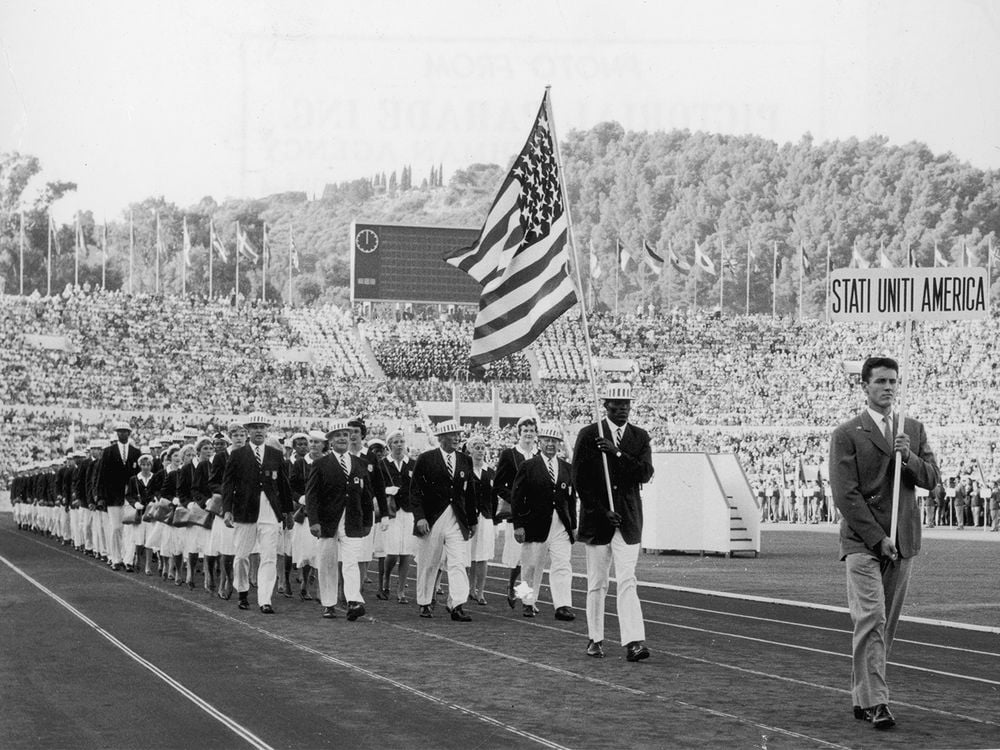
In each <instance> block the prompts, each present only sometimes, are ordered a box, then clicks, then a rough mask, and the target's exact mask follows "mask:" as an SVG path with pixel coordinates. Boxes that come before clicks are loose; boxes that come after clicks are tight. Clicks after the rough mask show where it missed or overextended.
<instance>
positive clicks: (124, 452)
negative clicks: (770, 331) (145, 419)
mask: <svg viewBox="0 0 1000 750" xmlns="http://www.w3.org/2000/svg"><path fill="white" fill-rule="evenodd" d="M118 447H119V448H121V451H122V463H123V464H126V463H128V445H125V444H123V443H119V444H118Z"/></svg>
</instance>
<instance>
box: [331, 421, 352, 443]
mask: <svg viewBox="0 0 1000 750" xmlns="http://www.w3.org/2000/svg"><path fill="white" fill-rule="evenodd" d="M350 429H351V426H350V425H349V424H347V420H346V419H334V420H333V421H331V422H330V429H328V430H327V431H326V439H327V440H329V439H330V436H331V435H332V434H333V433H335V432H340V431H341V430H350Z"/></svg>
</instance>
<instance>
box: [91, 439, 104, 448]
mask: <svg viewBox="0 0 1000 750" xmlns="http://www.w3.org/2000/svg"><path fill="white" fill-rule="evenodd" d="M105 445H106V443H104V441H103V440H91V441H90V443H88V444H87V448H91V449H92V448H99V449H101V450H104V446H105Z"/></svg>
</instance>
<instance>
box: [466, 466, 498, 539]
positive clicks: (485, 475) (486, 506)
mask: <svg viewBox="0 0 1000 750" xmlns="http://www.w3.org/2000/svg"><path fill="white" fill-rule="evenodd" d="M472 481H473V483H474V484H475V490H476V508H477V510H478V511H479V522H480V523H482V522H483V519H484V518H485V519H486V520H487V521H489V522H490V524H491V525H492V524H493V519H494V518H495V517H496V514H497V496H496V492H495V491H494V489H493V484H494V482H495V481H496V472H495V471H493V469H491V468H490V467H489V466H484V467H483V470H482V472H481V473H480V475H479V476H478V477H477V476H476V474H475V471H473V473H472Z"/></svg>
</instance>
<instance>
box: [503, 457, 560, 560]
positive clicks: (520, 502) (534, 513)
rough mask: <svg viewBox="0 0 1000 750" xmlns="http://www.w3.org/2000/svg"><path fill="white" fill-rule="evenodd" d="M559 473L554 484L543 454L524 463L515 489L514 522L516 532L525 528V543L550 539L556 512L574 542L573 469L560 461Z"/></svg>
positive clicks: (512, 500) (512, 505)
mask: <svg viewBox="0 0 1000 750" xmlns="http://www.w3.org/2000/svg"><path fill="white" fill-rule="evenodd" d="M556 463H557V464H558V467H559V468H558V473H557V474H556V483H555V484H553V483H552V477H551V476H550V475H549V470H548V467H547V466H546V465H545V458H544V457H543V456H542V454H541V453H539V454H537V455H535V456H534V457H533V458H530V459H528V460H527V461H525V462H524V463H522V464H521V468H520V469H518V470H517V474H516V476H515V477H514V487H513V488H512V490H511V493H510V496H511V503H510V504H511V508H512V515H511V522H512V523H513V524H514V528H515V529H524V541H526V542H544V541H545V540H546V539H548V538H549V528H550V527H551V525H552V510H553V509H555V511H556V514H557V515H558V516H559V520H560V521H562V522H563V526H565V527H566V533H567V534H569V540H570V542H573V541H574V537H573V533H574V532H573V530H574V529H575V528H576V492H574V491H573V478H572V469H571V467H570V465H569V464H568V463H566V462H565V461H563V460H562V459H561V458H557V459H556Z"/></svg>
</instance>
